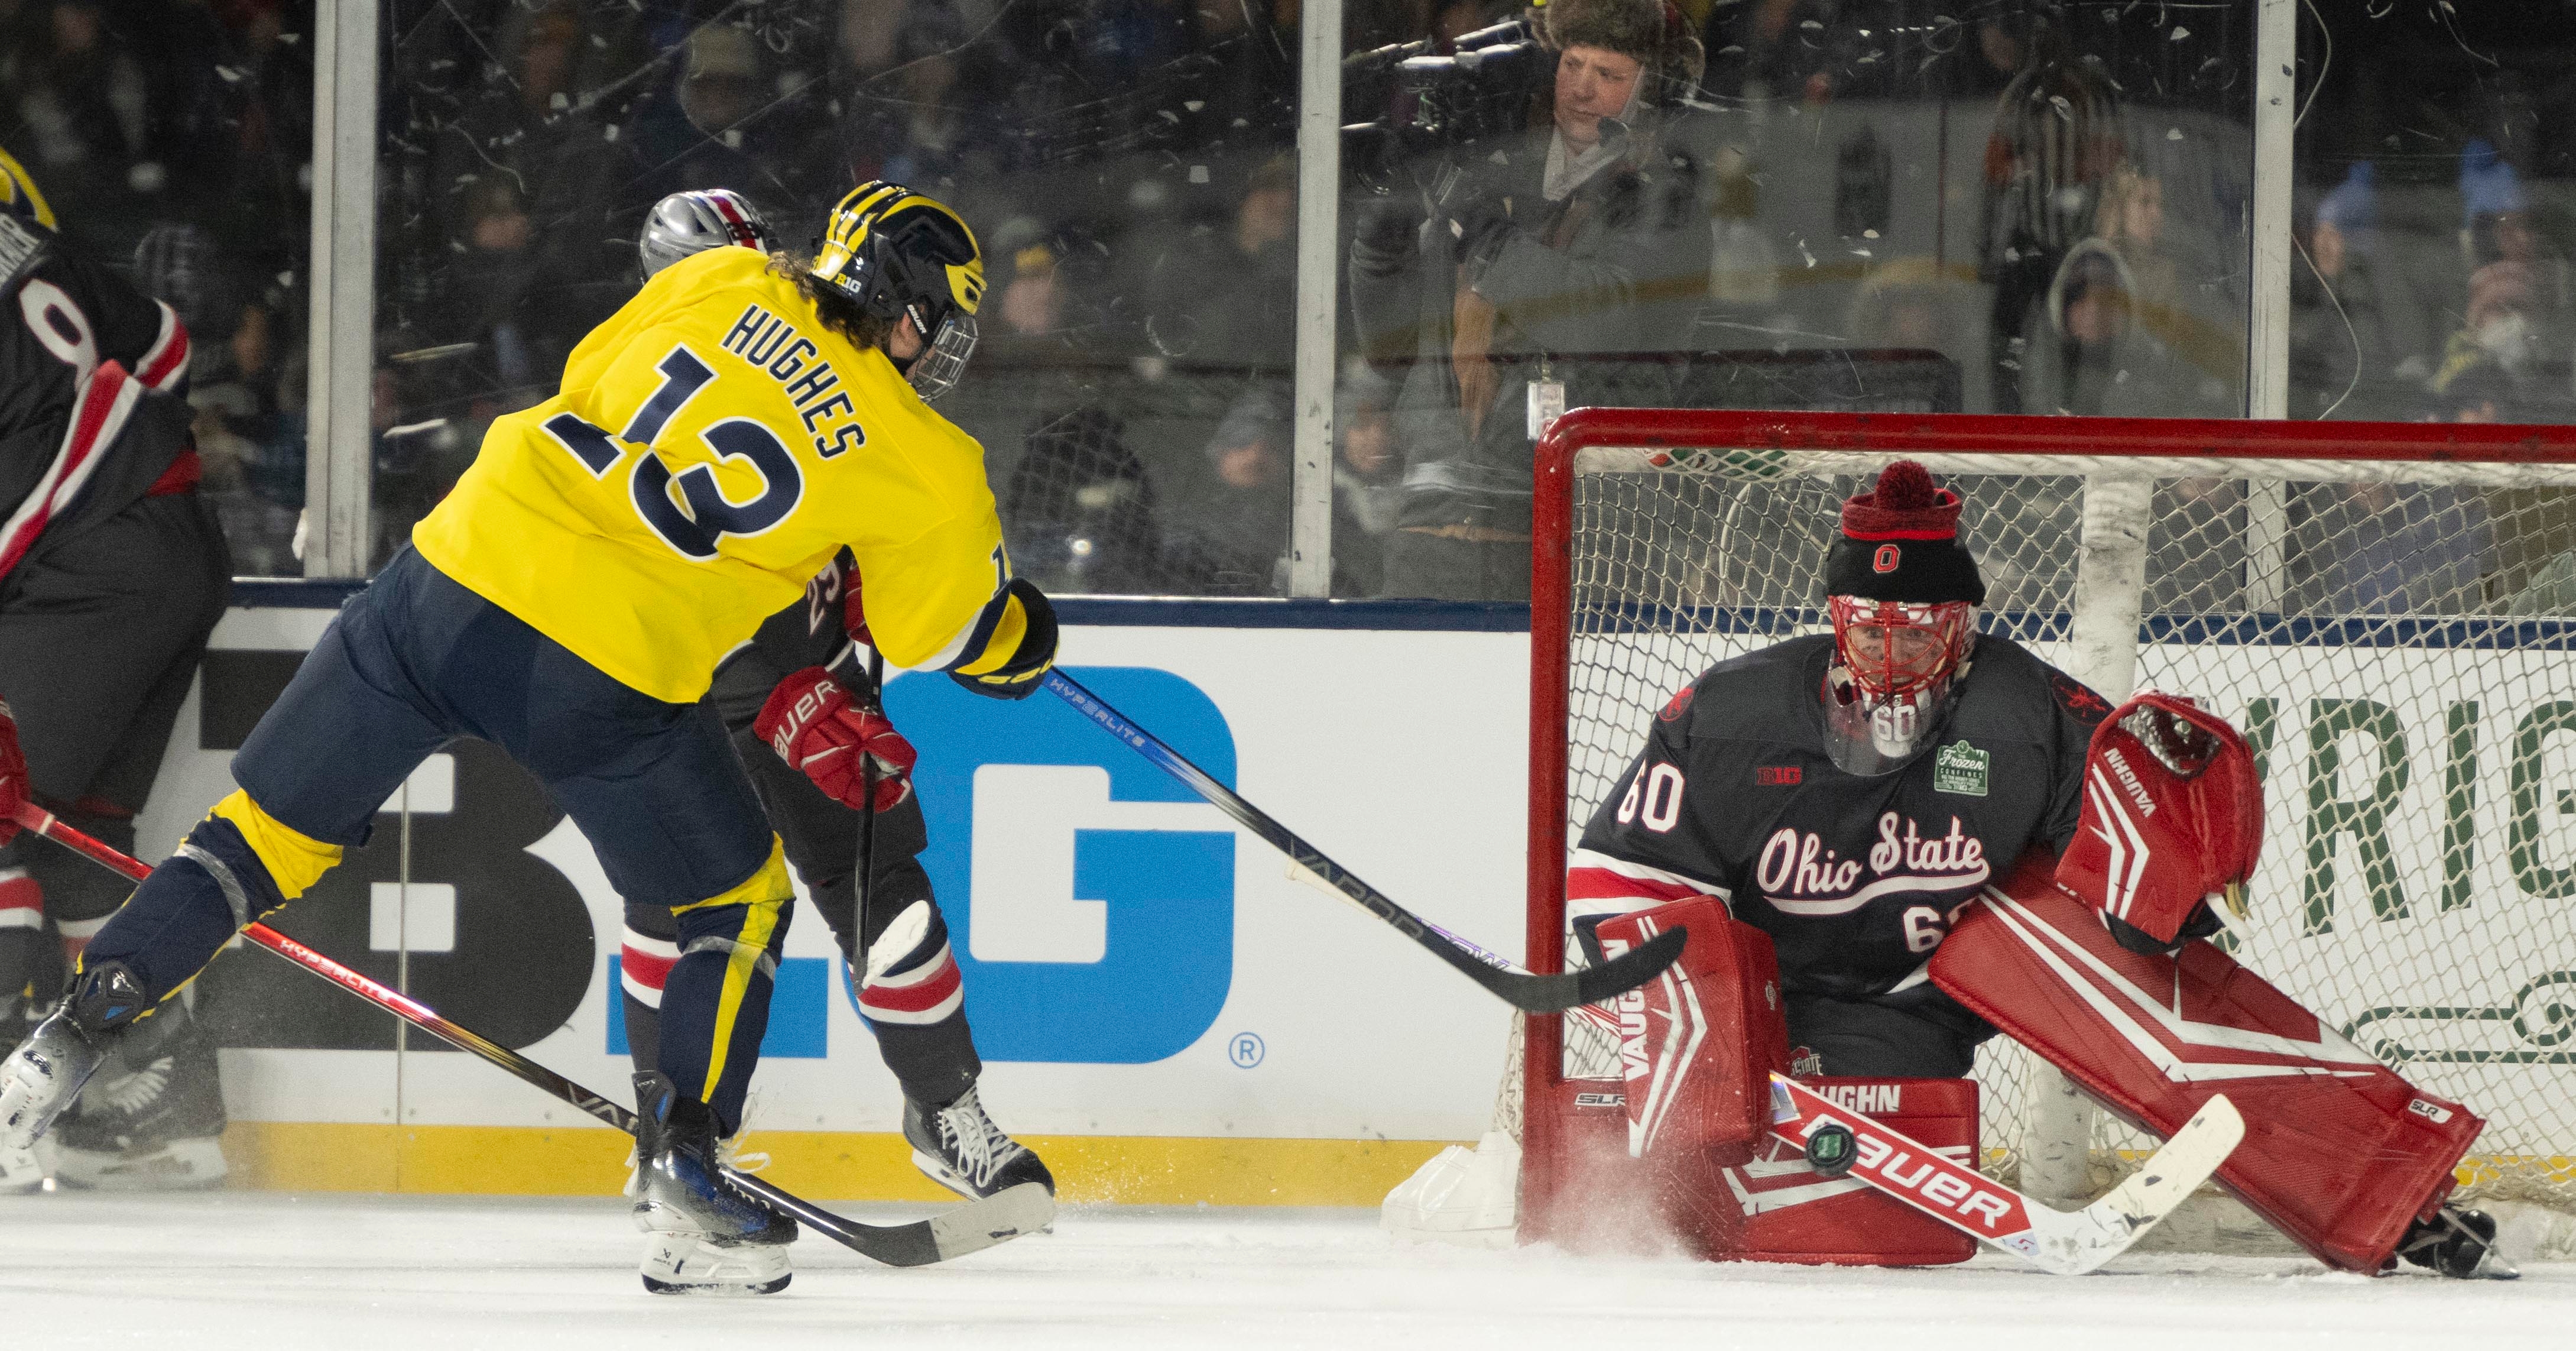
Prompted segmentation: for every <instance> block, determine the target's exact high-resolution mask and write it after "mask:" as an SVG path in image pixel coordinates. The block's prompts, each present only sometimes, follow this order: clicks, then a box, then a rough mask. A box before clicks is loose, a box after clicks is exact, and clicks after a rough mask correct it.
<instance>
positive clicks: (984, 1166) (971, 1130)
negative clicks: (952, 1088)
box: [903, 1088, 1055, 1201]
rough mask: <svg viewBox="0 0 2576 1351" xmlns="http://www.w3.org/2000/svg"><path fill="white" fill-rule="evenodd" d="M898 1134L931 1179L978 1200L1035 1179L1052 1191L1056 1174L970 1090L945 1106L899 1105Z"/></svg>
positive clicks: (1052, 1192)
mask: <svg viewBox="0 0 2576 1351" xmlns="http://www.w3.org/2000/svg"><path fill="white" fill-rule="evenodd" d="M903 1138H904V1139H906V1140H908V1141H910V1142H912V1165H913V1167H915V1168H918V1169H920V1170H921V1171H922V1174H923V1175H924V1176H926V1177H928V1178H929V1179H930V1180H931V1181H933V1182H936V1183H938V1184H939V1185H940V1186H943V1187H946V1188H947V1189H948V1190H950V1191H953V1192H955V1193H957V1194H958V1195H960V1196H963V1197H965V1198H966V1199H967V1200H969V1201H980V1200H983V1199H984V1198H985V1197H987V1196H991V1195H993V1194H994V1193H996V1192H999V1191H1001V1190H1003V1189H1004V1188H1006V1187H1015V1186H1018V1185H1019V1184H1020V1183H1023V1182H1034V1183H1037V1184H1038V1185H1039V1186H1041V1187H1044V1188H1046V1190H1047V1195H1049V1196H1053V1195H1055V1175H1054V1174H1053V1173H1050V1172H1048V1171H1047V1166H1046V1164H1044V1163H1042V1162H1040V1161H1039V1159H1038V1156H1037V1155H1036V1154H1034V1153H1032V1152H1031V1151H1030V1150H1029V1147H1028V1146H1026V1145H1024V1144H1021V1143H1020V1142H1019V1141H1017V1140H1014V1139H1012V1138H1011V1137H1010V1136H1008V1135H1006V1134H1004V1133H1003V1132H1002V1128H1001V1127H999V1126H996V1125H994V1124H993V1119H992V1118H991V1117H989V1116H986V1115H984V1104H983V1103H982V1102H980V1101H978V1100H977V1098H976V1096H975V1090H974V1089H971V1088H970V1089H967V1090H966V1091H965V1092H964V1093H962V1094H959V1095H958V1097H957V1098H956V1100H955V1101H953V1102H950V1103H949V1104H948V1105H947V1106H945V1107H932V1106H928V1105H926V1104H923V1103H919V1102H915V1101H913V1100H912V1099H910V1098H906V1099H904V1103H903Z"/></svg>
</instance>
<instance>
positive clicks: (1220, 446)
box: [1167, 382, 1295, 596]
mask: <svg viewBox="0 0 2576 1351" xmlns="http://www.w3.org/2000/svg"><path fill="white" fill-rule="evenodd" d="M1294 436H1295V419H1294V417H1293V416H1292V412H1291V405H1290V402H1289V398H1288V389H1287V386H1286V385H1285V384H1282V383H1277V382H1264V383H1262V384H1258V385H1255V386H1253V387H1252V388H1251V389H1249V390H1246V391H1245V392H1244V393H1243V395H1242V396H1241V397H1239V398H1237V399H1236V400H1235V402H1234V406H1233V407H1231V408H1229V409H1227V410H1226V415H1225V421H1223V422H1222V423H1220V424H1218V426H1217V431H1216V435H1215V436H1214V437H1213V438H1211V439H1210V440H1209V442H1208V447H1207V459H1208V468H1209V470H1210V471H1211V472H1212V473H1213V475H1214V477H1215V480H1216V483H1215V489H1214V491H1213V493H1212V494H1211V495H1210V496H1209V497H1207V498H1206V499H1205V500H1203V501H1200V502H1198V503H1195V504H1194V506H1193V509H1192V510H1191V511H1190V512H1189V515H1188V518H1187V520H1186V521H1185V522H1183V523H1182V524H1181V525H1180V526H1179V527H1177V528H1176V529H1175V530H1174V531H1173V532H1172V536H1171V538H1170V540H1169V542H1168V546H1169V547H1168V549H1167V558H1168V560H1169V562H1170V565H1171V568H1172V572H1173V580H1174V581H1175V582H1177V583H1178V584H1179V585H1180V586H1181V587H1182V588H1183V589H1184V590H1187V591H1190V592H1193V593H1196V594H1200V595H1212V596H1275V595H1280V594H1283V593H1284V592H1285V590H1286V585H1285V583H1286V577H1285V564H1286V560H1287V550H1288V525H1289V497H1288V486H1289V484H1288V477H1289V475H1288V452H1289V447H1290V444H1291V442H1292V440H1293V438H1294Z"/></svg>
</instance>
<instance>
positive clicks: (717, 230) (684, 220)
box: [635, 188, 772, 277]
mask: <svg viewBox="0 0 2576 1351" xmlns="http://www.w3.org/2000/svg"><path fill="white" fill-rule="evenodd" d="M727 244H734V245H739V246H741V247H743V248H746V249H750V250H753V251H754V252H757V253H767V252H769V250H770V248H771V247H772V245H771V242H770V235H769V222H767V221H765V220H762V219H761V218H760V212H759V210H758V209H757V208H755V207H753V206H752V204H751V203H750V202H747V201H745V200H743V197H742V194H741V193H738V192H735V191H733V190H732V189H730V188H706V189H703V190H700V191H693V192H675V193H672V194H671V195H670V196H668V197H665V198H663V199H662V200H661V201H658V202H655V203H654V204H653V210H652V212H651V213H650V214H648V215H647V216H645V217H644V232H643V233H642V234H640V235H638V236H636V238H635V252H636V255H637V256H638V257H639V258H641V259H642V260H643V263H644V275H645V276H647V277H650V276H652V275H653V274H654V273H657V272H659V271H661V270H662V269H663V268H666V267H669V266H670V265H671V264H673V263H676V262H678V261H680V260H681V259H683V258H686V257H688V256H689V255H690V254H693V253H703V252H705V251H706V250H708V249H712V248H720V247H722V246H724V245H727Z"/></svg>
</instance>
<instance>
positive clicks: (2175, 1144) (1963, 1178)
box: [1771, 1074, 2245, 1276]
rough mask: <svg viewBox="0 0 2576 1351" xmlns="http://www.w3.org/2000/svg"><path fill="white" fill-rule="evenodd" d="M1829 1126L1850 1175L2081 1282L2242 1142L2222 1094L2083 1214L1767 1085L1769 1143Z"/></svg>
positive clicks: (1800, 1091) (1823, 1103) (1776, 1081)
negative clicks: (1840, 1139) (1845, 1138)
mask: <svg viewBox="0 0 2576 1351" xmlns="http://www.w3.org/2000/svg"><path fill="white" fill-rule="evenodd" d="M1828 1126H1840V1127H1842V1128H1843V1129H1845V1130H1848V1131H1850V1132H1851V1133H1852V1137H1853V1143H1854V1145H1856V1146H1857V1148H1856V1150H1855V1151H1854V1158H1853V1160H1852V1166H1851V1176H1853V1177H1856V1178H1859V1179H1860V1180H1861V1181H1863V1182H1865V1183H1868V1184H1869V1185H1870V1186H1872V1187H1875V1188H1877V1189H1878V1190H1880V1191H1882V1192H1885V1193H1887V1194H1888V1195H1890V1196H1893V1197H1895V1198H1896V1199H1897V1200H1899V1201H1902V1202H1904V1203H1905V1204H1907V1205H1909V1206H1912V1207H1913V1208H1915V1209H1916V1210H1919V1211H1922V1212H1923V1213H1924V1214H1926V1215H1929V1216H1931V1217H1932V1218H1934V1219H1936V1220H1939V1221H1941V1222H1942V1223H1944V1224H1947V1225H1949V1226H1951V1227H1952V1228H1954V1229H1957V1230H1959V1231H1960V1232H1961V1233H1964V1234H1967V1235H1969V1236H1970V1237H1972V1238H1977V1239H1981V1240H1983V1241H1985V1242H1987V1243H1991V1244H1993V1245H1995V1246H1996V1247H1998V1248H2001V1249H2003V1250H2004V1251H2006V1252H2010V1253H2016V1254H2018V1255H2020V1256H2021V1257H2023V1258H2026V1259H2028V1260H2029V1261H2030V1263H2031V1264H2032V1265H2034V1266H2037V1267H2038V1268H2040V1269H2041V1270H2042V1271H2050V1272H2055V1273H2056V1274H2058V1275H2060V1276H2081V1275H2083V1274H2085V1273H2086V1272H2089V1271H2092V1270H2094V1269H2096V1268H2098V1267H2100V1266H2101V1265H2102V1264H2103V1263H2105V1262H2108V1261H2110V1260H2111V1259H2112V1258H2114V1257H2117V1256H2119V1255H2120V1254H2121V1253H2124V1252H2126V1251H2128V1250H2129V1245H2130V1244H2132V1243H2135V1242H2137V1241H2138V1240H2139V1239H2140V1238H2142V1237H2144V1236H2145V1235H2146V1232H2147V1231H2148V1230H2150V1229H2153V1228H2155V1227H2156V1224H2157V1222H2158V1221H2160V1220H2162V1219H2164V1217H2165V1216H2167V1215H2170V1214H2172V1213H2173V1209H2174V1207H2176V1206H2178V1205H2181V1204H2182V1202H2183V1198H2185V1197H2187V1196H2190V1195H2191V1194H2192V1192H2193V1191H2195V1190H2197V1189H2198V1188H2199V1186H2200V1184H2201V1183H2203V1182H2206V1181H2208V1180H2209V1175H2210V1174H2211V1173H2213V1172H2216V1171H2217V1170H2218V1165H2220V1164H2222V1163H2225V1162H2226V1161H2227V1156H2228V1155H2229V1154H2230V1153H2232V1152H2234V1151H2235V1149H2236V1142H2237V1141H2239V1140H2242V1139H2244V1138H2245V1119H2244V1118H2243V1117H2241V1116H2239V1115H2237V1112H2236V1105H2235V1104H2234V1103H2231V1102H2229V1101H2228V1100H2227V1095H2226V1094H2223V1093H2221V1094H2218V1095H2215V1096H2213V1097H2211V1098H2210V1099H2209V1101H2207V1102H2205V1103H2203V1104H2201V1108H2200V1110H2199V1111H2197V1112H2194V1113H2192V1117H2191V1120H2189V1121H2186V1122H2184V1123H2183V1125H2182V1129H2181V1130H2178V1131H2175V1132H2174V1133H2173V1138H2172V1139H2170V1140H2167V1141H2165V1143H2164V1148H2162V1149H2159V1150H2157V1151H2156V1152H2155V1153H2153V1154H2151V1155H2149V1156H2148V1157H2147V1159H2146V1161H2145V1163H2143V1164H2141V1165H2140V1166H2139V1168H2138V1171H2136V1172H2134V1173H2131V1174H2130V1175H2129V1177H2128V1180H2127V1181H2124V1182H2122V1183H2121V1184H2120V1185H2119V1186H2117V1187H2114V1188H2112V1189H2111V1194H2110V1195H2108V1196H2105V1197H2103V1198H2102V1199H2101V1200H2099V1201H2096V1202H2094V1203H2093V1204H2091V1205H2089V1206H2086V1207H2085V1208H2083V1209H2082V1210H2052V1209H2050V1208H2049V1207H2047V1206H2044V1205H2041V1204H2040V1203H2039V1202H2037V1201H2034V1200H2031V1199H2030V1198H2029V1197H2026V1196H2024V1195H2022V1194H2021V1193H2020V1192H2017V1191H2014V1190H2013V1189H2012V1188H2010V1187H2006V1186H2004V1185H2003V1184H2001V1183H1999V1182H1995V1181H1993V1180H1992V1179H1990V1178H1988V1177H1987V1176H1986V1175H1985V1174H1983V1173H1980V1172H1978V1171H1977V1170H1976V1169H1974V1168H1970V1167H1967V1166H1965V1165H1963V1164H1956V1163H1952V1162H1950V1161H1949V1160H1948V1159H1945V1158H1943V1157H1941V1155H1940V1153H1939V1152H1938V1151H1936V1150H1934V1149H1932V1148H1931V1147H1930V1146H1928V1145H1922V1144H1917V1143H1916V1142H1914V1141H1913V1140H1910V1139H1908V1138H1906V1137H1905V1136H1904V1135H1902V1134H1900V1133H1898V1132H1897V1131H1894V1130H1892V1129H1890V1128H1888V1127H1887V1126H1885V1125H1882V1124H1881V1123H1879V1122H1877V1121H1874V1120H1872V1119H1870V1118H1869V1117H1867V1116H1864V1115H1862V1114H1861V1113H1859V1112H1854V1111H1848V1110H1846V1109H1844V1108H1841V1107H1838V1106H1836V1105H1834V1104H1833V1103H1832V1102H1829V1101H1827V1100H1826V1099H1825V1098H1824V1097H1822V1096H1821V1095H1819V1094H1818V1093H1816V1091H1815V1090H1813V1089H1810V1088H1808V1087H1807V1086H1805V1085H1804V1084H1801V1083H1799V1082H1797V1081H1796V1080H1794V1079H1791V1078H1789V1077H1788V1076H1786V1075H1781V1074H1774V1075H1772V1076H1771V1133H1772V1134H1774V1135H1777V1136H1779V1137H1780V1138H1781V1139H1783V1140H1786V1141H1788V1142H1789V1143H1790V1144H1793V1145H1797V1146H1799V1147H1801V1148H1804V1147H1805V1146H1806V1144H1807V1141H1808V1139H1809V1138H1810V1137H1811V1136H1813V1135H1814V1134H1815V1133H1816V1132H1818V1131H1820V1130H1822V1129H1824V1128H1826V1127H1828ZM1909 1172H1910V1173H1911V1174H1912V1175H1911V1176H1910V1177H1909V1176H1908V1173H1909Z"/></svg>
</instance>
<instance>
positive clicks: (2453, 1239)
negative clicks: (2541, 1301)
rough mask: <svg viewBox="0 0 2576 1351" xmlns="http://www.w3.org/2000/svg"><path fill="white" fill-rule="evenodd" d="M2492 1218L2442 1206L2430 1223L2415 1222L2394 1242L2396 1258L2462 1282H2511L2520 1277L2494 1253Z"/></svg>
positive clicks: (2478, 1212)
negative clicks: (2402, 1236)
mask: <svg viewBox="0 0 2576 1351" xmlns="http://www.w3.org/2000/svg"><path fill="white" fill-rule="evenodd" d="M2495 1237H2496V1222H2495V1217H2494V1216H2492V1215H2489V1214H2487V1213H2486V1212H2485V1211H2483V1210H2468V1209H2464V1208H2462V1207H2460V1206H2447V1205H2446V1206H2444V1207H2442V1208H2441V1209H2440V1210H2438V1211H2436V1212H2434V1215H2433V1218H2431V1219H2429V1220H2417V1221H2416V1222H2415V1225H2414V1227H2413V1228H2411V1229H2408V1230H2407V1231H2406V1237H2404V1238H2402V1239H2399V1240H2398V1241H2397V1252H2396V1255H2395V1256H2394V1257H2392V1258H2390V1259H2389V1265H2391V1266H2394V1265H2396V1259H2397V1258H2401V1257H2402V1258H2404V1259H2405V1260H2406V1261H2408V1262H2410V1263H2412V1264H2414V1265H2415V1266H2419V1267H2422V1268H2424V1269H2426V1270H2427V1271H2431V1272H2434V1273H2436V1274H2438V1275H2443V1276H2449V1277H2452V1278H2453V1279H2455V1280H2464V1281H2477V1280H2485V1281H2510V1280H2516V1279H2519V1278H2520V1277H2521V1276H2522V1273H2521V1272H2520V1271H2517V1270H2515V1269H2514V1265H2513V1263H2511V1262H2508V1261H2506V1260H2504V1256H2503V1254H2501V1253H2499V1252H2497V1251H2496V1241H2495Z"/></svg>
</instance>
